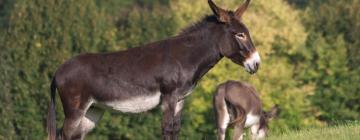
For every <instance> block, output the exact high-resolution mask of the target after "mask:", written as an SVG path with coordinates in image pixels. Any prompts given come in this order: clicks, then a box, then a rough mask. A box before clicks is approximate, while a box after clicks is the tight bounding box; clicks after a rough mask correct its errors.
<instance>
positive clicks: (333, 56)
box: [294, 0, 360, 122]
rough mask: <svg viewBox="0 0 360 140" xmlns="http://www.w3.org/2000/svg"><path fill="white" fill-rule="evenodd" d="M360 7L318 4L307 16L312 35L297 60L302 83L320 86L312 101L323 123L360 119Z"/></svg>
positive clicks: (329, 0)
mask: <svg viewBox="0 0 360 140" xmlns="http://www.w3.org/2000/svg"><path fill="white" fill-rule="evenodd" d="M359 5H360V3H359V1H357V0H350V1H336V0H325V1H324V2H319V1H314V2H311V3H310V6H309V7H308V8H307V9H306V13H304V16H303V17H304V23H305V25H306V28H307V29H308V30H309V33H310V35H309V36H308V38H307V41H306V46H305V47H304V48H303V49H302V50H301V51H299V52H298V53H299V54H300V55H299V56H301V57H299V56H294V59H296V60H295V61H296V63H298V64H297V67H298V68H299V69H298V72H297V73H298V74H299V75H298V77H300V79H299V80H301V81H303V82H304V83H313V84H314V85H315V86H316V88H315V94H314V95H313V96H312V97H311V100H312V104H314V105H315V106H316V107H318V109H317V111H316V113H315V114H316V116H317V117H318V119H320V120H324V121H327V122H331V121H334V120H356V119H358V118H359V117H360V107H359V106H360V105H359V104H358V103H357V102H358V101H359V100H360V94H359V92H360V87H359V86H358V85H357V84H356V83H359V82H360V81H359V80H360V76H359V73H360V67H359V64H360V59H359V56H360V54H359V52H360V51H359V45H360V42H359V40H358V39H359V38H360V33H359V32H358V31H359V29H360V24H359V22H358V21H359V19H360V16H359V14H360V13H359V10H357V9H359V8H360V7H359ZM313 17H317V18H313ZM339 17H341V18H339ZM335 108H336V109H335Z"/></svg>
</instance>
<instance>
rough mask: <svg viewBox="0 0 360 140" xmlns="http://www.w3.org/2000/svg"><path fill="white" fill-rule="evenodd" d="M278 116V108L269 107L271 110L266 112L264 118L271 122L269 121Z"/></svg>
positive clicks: (276, 106) (275, 106)
mask: <svg viewBox="0 0 360 140" xmlns="http://www.w3.org/2000/svg"><path fill="white" fill-rule="evenodd" d="M278 114H279V106H278V105H274V106H273V107H271V109H270V110H269V111H268V112H266V118H267V119H268V120H271V119H273V118H275V117H277V115H278Z"/></svg>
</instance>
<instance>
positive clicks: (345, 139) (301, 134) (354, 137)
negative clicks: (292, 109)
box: [267, 123, 360, 140]
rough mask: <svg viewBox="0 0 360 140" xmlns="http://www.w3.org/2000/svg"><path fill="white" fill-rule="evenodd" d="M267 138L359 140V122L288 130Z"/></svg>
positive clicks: (281, 139)
mask: <svg viewBox="0 0 360 140" xmlns="http://www.w3.org/2000/svg"><path fill="white" fill-rule="evenodd" d="M267 140H360V123H349V124H344V125H338V126H331V127H324V128H311V129H306V130H299V131H290V132H286V133H284V134H281V135H273V136H269V137H268V138H267Z"/></svg>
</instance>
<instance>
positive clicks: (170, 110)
mask: <svg viewBox="0 0 360 140" xmlns="http://www.w3.org/2000/svg"><path fill="white" fill-rule="evenodd" d="M176 103H177V100H176V98H174V97H173V96H171V95H168V94H167V95H164V96H163V99H162V110H163V117H162V123H161V127H162V137H163V140H172V139H173V137H172V133H173V130H174V129H173V126H174V118H175V117H174V113H175V108H176Z"/></svg>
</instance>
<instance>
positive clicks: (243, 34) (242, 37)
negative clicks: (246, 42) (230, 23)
mask: <svg viewBox="0 0 360 140" xmlns="http://www.w3.org/2000/svg"><path fill="white" fill-rule="evenodd" d="M236 37H238V38H239V39H246V36H245V33H237V34H236Z"/></svg>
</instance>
